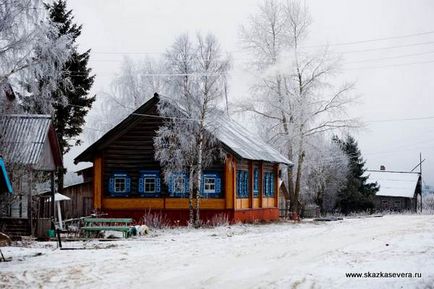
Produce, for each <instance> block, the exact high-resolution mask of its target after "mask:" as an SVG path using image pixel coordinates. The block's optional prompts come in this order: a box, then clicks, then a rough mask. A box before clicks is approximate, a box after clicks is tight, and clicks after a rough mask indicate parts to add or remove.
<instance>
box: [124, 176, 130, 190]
mask: <svg viewBox="0 0 434 289" xmlns="http://www.w3.org/2000/svg"><path fill="white" fill-rule="evenodd" d="M129 192H131V178H130V177H126V178H125V193H129Z"/></svg>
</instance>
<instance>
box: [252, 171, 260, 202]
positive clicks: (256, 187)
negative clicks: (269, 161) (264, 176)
mask: <svg viewBox="0 0 434 289" xmlns="http://www.w3.org/2000/svg"><path fill="white" fill-rule="evenodd" d="M258 196H259V170H258V168H255V169H254V170H253V197H255V198H257V197H258Z"/></svg>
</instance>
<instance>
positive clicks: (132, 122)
mask: <svg viewBox="0 0 434 289" xmlns="http://www.w3.org/2000/svg"><path fill="white" fill-rule="evenodd" d="M158 102H159V97H158V95H155V96H154V97H153V98H151V99H150V100H149V101H148V102H146V103H145V104H143V105H142V106H141V107H139V108H138V109H137V110H136V111H135V112H133V113H132V114H131V115H129V116H128V117H127V118H126V119H124V120H123V121H122V122H121V123H119V124H118V125H117V126H116V127H114V128H113V129H112V130H110V131H109V132H107V133H106V134H105V135H104V136H103V137H102V138H100V139H99V140H98V141H97V142H95V143H94V144H92V145H91V146H90V147H89V148H87V149H86V150H85V151H84V152H82V153H81V154H80V155H79V156H77V157H76V159H75V163H78V162H93V178H92V183H93V201H94V208H95V209H97V210H100V211H102V212H104V213H107V214H109V215H110V216H117V217H133V218H135V219H136V220H137V219H140V218H141V217H142V216H143V215H144V213H145V212H146V211H147V210H152V211H157V212H162V213H163V214H164V215H166V216H167V217H168V218H169V219H170V220H172V221H177V220H179V221H180V222H185V221H186V220H187V219H188V196H187V190H186V189H187V187H186V184H188V179H187V176H186V175H185V174H182V173H179V174H175V175H174V177H173V178H172V179H171V181H169V184H166V183H165V182H163V178H162V174H161V168H160V164H159V162H157V161H156V160H155V159H154V147H153V138H154V136H155V134H156V131H157V130H158V128H159V127H160V126H161V125H162V118H160V117H159V115H158V109H157V104H158ZM215 126H216V128H217V129H216V130H214V131H213V133H214V134H215V136H216V138H217V140H218V141H219V142H220V144H221V147H222V149H223V151H224V154H225V157H224V159H222V160H221V161H216V162H215V163H214V164H212V165H211V166H210V167H208V168H207V169H206V170H205V171H204V178H203V182H204V185H203V186H202V192H201V194H202V198H201V202H200V207H201V217H202V218H203V219H205V220H207V219H210V218H212V217H213V216H215V215H217V214H220V213H225V214H227V216H228V218H229V219H230V220H231V221H254V220H275V219H278V218H279V209H278V200H279V184H280V180H279V175H280V166H281V165H291V162H290V161H289V160H288V159H286V158H285V157H284V156H282V155H281V154H279V153H278V152H277V151H276V150H274V149H273V148H271V147H270V146H269V145H267V144H265V143H264V142H262V141H261V140H260V139H259V137H257V136H254V135H252V134H250V133H249V132H247V130H246V129H245V128H243V127H242V126H240V125H239V124H237V123H235V122H234V121H233V120H231V119H229V118H227V117H222V118H219V120H218V123H217V124H216V125H215Z"/></svg>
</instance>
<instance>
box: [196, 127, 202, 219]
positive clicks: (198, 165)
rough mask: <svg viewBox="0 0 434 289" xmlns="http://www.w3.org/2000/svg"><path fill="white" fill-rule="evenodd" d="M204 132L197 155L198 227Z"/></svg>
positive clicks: (200, 138)
mask: <svg viewBox="0 0 434 289" xmlns="http://www.w3.org/2000/svg"><path fill="white" fill-rule="evenodd" d="M202 150H203V132H200V136H199V144H198V156H197V188H196V223H195V225H196V227H199V226H200V188H201V185H202V154H203V151H202Z"/></svg>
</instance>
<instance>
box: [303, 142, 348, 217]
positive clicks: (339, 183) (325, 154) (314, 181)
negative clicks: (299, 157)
mask: <svg viewBox="0 0 434 289" xmlns="http://www.w3.org/2000/svg"><path fill="white" fill-rule="evenodd" d="M314 140H315V143H314V144H309V146H307V148H308V150H309V152H308V153H307V154H306V155H307V156H306V162H305V174H306V178H304V183H305V186H304V187H305V191H306V192H305V194H304V197H305V199H307V201H310V202H313V203H315V204H316V205H318V206H319V207H320V209H321V213H327V212H332V211H333V210H334V209H335V207H336V202H337V199H338V192H339V191H340V190H341V189H342V188H343V187H344V186H345V185H346V183H347V179H348V173H349V159H348V156H347V155H346V154H345V153H344V152H343V151H342V149H341V148H340V146H339V145H338V144H337V143H336V142H335V141H324V138H323V137H322V136H317V137H315V139H314Z"/></svg>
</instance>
